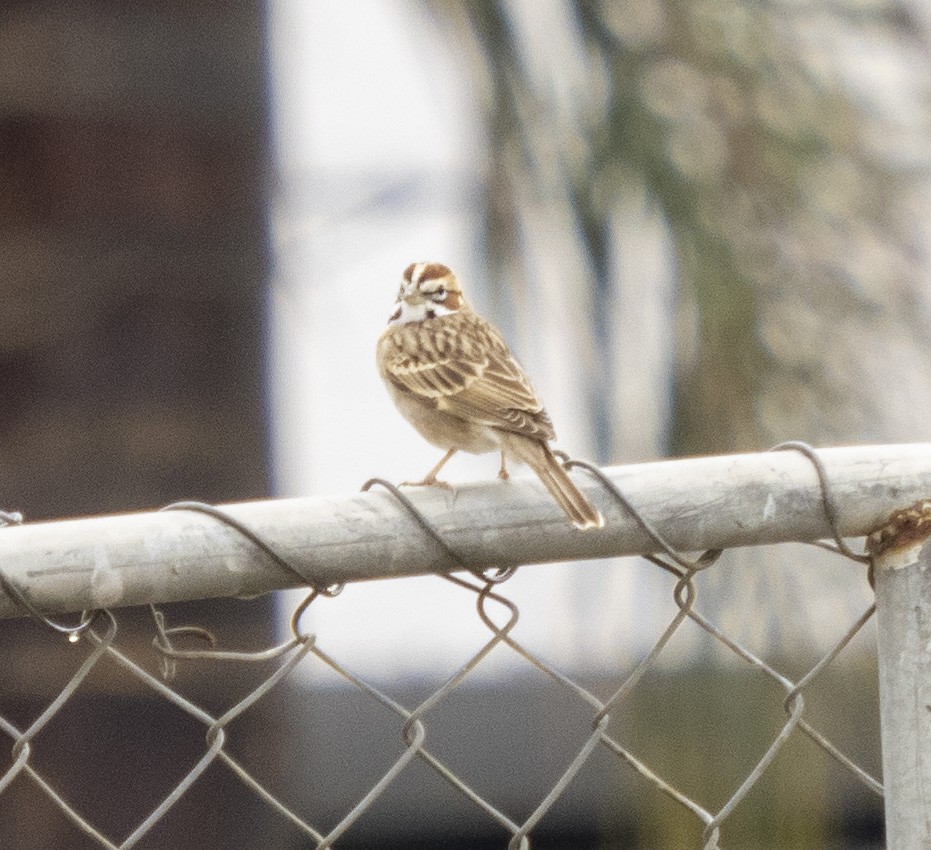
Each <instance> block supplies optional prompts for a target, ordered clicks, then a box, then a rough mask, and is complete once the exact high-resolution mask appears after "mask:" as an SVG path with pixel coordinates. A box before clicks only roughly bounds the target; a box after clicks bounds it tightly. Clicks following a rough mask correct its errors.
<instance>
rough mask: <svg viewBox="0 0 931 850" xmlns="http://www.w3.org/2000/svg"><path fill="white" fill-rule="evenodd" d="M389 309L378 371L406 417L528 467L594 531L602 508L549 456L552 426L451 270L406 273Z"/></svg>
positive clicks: (419, 267)
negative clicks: (599, 508) (395, 307)
mask: <svg viewBox="0 0 931 850" xmlns="http://www.w3.org/2000/svg"><path fill="white" fill-rule="evenodd" d="M397 304H398V306H397V310H396V311H395V313H394V314H393V315H392V317H391V319H390V321H389V325H388V327H387V328H386V329H385V331H384V333H383V334H382V335H381V338H380V339H379V340H378V349H377V358H378V368H379V372H380V373H381V376H382V378H383V379H384V381H385V384H386V385H387V387H388V391H389V393H390V394H391V397H392V399H393V400H394V402H395V404H396V405H397V407H398V409H399V410H400V411H401V413H402V414H403V415H404V417H405V418H406V419H407V420H408V421H409V422H410V423H411V424H412V425H413V426H414V427H415V428H416V429H417V430H418V431H419V432H420V433H421V434H422V435H423V437H424V438H425V439H427V440H428V441H429V442H431V443H433V444H434V445H435V446H439V447H440V448H442V449H445V450H446V455H445V456H444V457H443V458H442V460H441V461H440V462H439V463H438V464H437V465H436V466H435V467H434V468H433V469H432V470H431V471H430V472H429V473H428V474H427V476H426V478H424V480H423V481H422V482H418V483H421V484H435V483H437V480H436V474H437V473H438V472H439V470H440V469H441V468H442V466H443V464H445V463H446V461H447V460H449V458H450V457H452V455H453V454H454V453H455V452H456V451H460V450H461V451H467V452H473V453H476V454H481V453H483V452H490V451H495V450H498V451H500V452H501V472H500V473H499V474H500V475H501V477H502V478H506V477H507V471H506V468H505V458H506V457H509V458H513V459H515V460H519V461H522V462H523V463H526V464H527V465H528V466H530V468H531V469H533V470H534V472H536V474H537V475H538V476H539V478H540V480H541V481H542V482H543V484H544V485H545V486H546V488H547V490H549V492H550V493H551V494H552V495H553V497H554V498H555V499H556V501H557V502H558V503H559V504H560V506H561V507H562V509H563V510H564V511H565V512H566V515H567V516H568V517H569V519H570V520H572V522H573V523H574V524H575V525H576V526H577V527H578V528H582V529H588V528H600V527H601V526H602V525H603V524H604V520H603V519H602V517H601V514H600V513H599V512H598V511H597V510H596V509H595V508H594V506H593V505H592V504H591V502H589V501H588V499H586V498H585V496H583V495H582V493H581V492H580V491H579V489H578V487H576V485H575V484H574V483H573V481H572V479H571V478H570V477H569V475H568V474H567V473H566V470H565V469H564V468H563V467H562V465H561V464H560V463H559V462H558V461H557V460H556V458H555V457H554V456H553V453H552V451H551V450H550V448H549V445H548V443H549V441H550V440H553V439H555V437H556V434H555V432H554V431H553V423H552V422H551V421H550V418H549V416H548V415H547V413H546V411H545V410H544V409H543V405H542V404H541V403H540V401H539V400H538V399H537V396H536V393H534V391H533V387H532V386H531V385H530V380H529V379H528V377H527V375H526V373H525V372H524V370H523V369H522V368H521V367H520V365H519V364H518V362H517V361H516V360H515V359H514V356H513V355H512V354H511V352H510V349H508V346H507V344H506V343H505V341H504V339H503V338H502V337H501V334H500V333H499V332H498V330H497V329H496V328H495V327H494V326H493V325H491V324H490V323H489V322H487V321H486V320H485V319H483V318H482V317H481V316H479V315H478V314H477V313H475V311H474V310H472V308H471V307H470V306H469V304H468V302H466V300H465V298H464V297H463V295H462V290H461V289H460V288H459V283H458V281H457V280H456V278H455V276H454V275H453V273H452V272H451V271H450V270H449V269H448V268H447V267H446V266H444V265H442V264H440V263H413V264H411V265H410V266H408V268H407V269H406V270H405V272H404V277H403V281H402V284H401V291H400V293H399V295H398V302H397Z"/></svg>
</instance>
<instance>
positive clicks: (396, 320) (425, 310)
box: [388, 300, 456, 325]
mask: <svg viewBox="0 0 931 850" xmlns="http://www.w3.org/2000/svg"><path fill="white" fill-rule="evenodd" d="M455 312H456V311H455V310H450V309H449V307H446V306H444V305H443V304H434V303H433V302H432V301H421V302H420V303H419V304H410V303H408V302H407V301H404V300H402V301H399V302H398V305H397V308H396V309H395V312H394V313H393V314H392V316H391V318H390V319H388V324H389V325H408V324H410V323H411V322H422V321H423V320H424V319H435V318H436V317H438V316H451V315H452V314H453V313H455Z"/></svg>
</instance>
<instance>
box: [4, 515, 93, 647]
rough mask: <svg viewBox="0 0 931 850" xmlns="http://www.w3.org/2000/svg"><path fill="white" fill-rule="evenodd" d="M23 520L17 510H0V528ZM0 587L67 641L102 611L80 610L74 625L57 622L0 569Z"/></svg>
mask: <svg viewBox="0 0 931 850" xmlns="http://www.w3.org/2000/svg"><path fill="white" fill-rule="evenodd" d="M23 522H25V519H24V517H23V515H22V514H21V513H20V512H19V511H0V528H5V527H7V526H11V525H22V524H23ZM0 588H2V589H3V592H4V593H5V594H6V595H7V596H8V597H10V599H12V600H13V601H14V602H15V603H16V604H17V605H19V607H20V608H24V609H25V610H26V611H27V612H28V613H29V616H30V617H31V618H32V619H33V620H35V621H36V622H37V623H39V624H40V625H42V626H44V627H45V628H47V629H48V630H49V631H51V632H54V633H55V634H58V635H65V636H66V637H67V638H68V640H69V642H71V643H75V642H77V641H78V640H79V639H80V637H81V635H82V634H84V632H86V631H87V630H88V629H89V628H90V627H91V625H92V624H93V623H94V621H95V620H96V619H97V617H98V615H100V614H102V613H103V612H102V611H82V612H81V617H80V619H79V621H78V623H77V624H76V625H73V626H69V625H67V624H65V623H59V622H56V621H55V620H53V619H52V618H51V617H49V616H48V614H45V613H43V612H42V611H41V610H39V608H38V607H37V606H36V605H35V604H34V603H33V602H32V600H31V599H30V598H29V597H28V596H27V595H26V592H25V591H24V590H22V588H20V587H19V586H18V585H17V584H16V582H14V581H13V580H12V579H11V578H10V577H9V576H8V575H6V574H5V573H4V572H3V570H2V569H0Z"/></svg>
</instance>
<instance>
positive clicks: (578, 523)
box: [502, 434, 605, 531]
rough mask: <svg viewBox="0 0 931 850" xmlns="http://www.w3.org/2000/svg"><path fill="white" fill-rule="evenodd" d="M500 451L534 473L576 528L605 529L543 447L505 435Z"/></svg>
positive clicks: (530, 441)
mask: <svg viewBox="0 0 931 850" xmlns="http://www.w3.org/2000/svg"><path fill="white" fill-rule="evenodd" d="M502 447H503V449H504V452H505V454H506V455H510V456H511V457H513V458H515V459H517V460H520V461H523V462H524V463H526V464H527V465H528V466H529V467H530V468H531V469H532V470H533V471H534V472H536V474H537V475H538V476H539V478H540V480H541V481H542V482H543V485H544V486H545V487H546V489H547V490H549V491H550V494H551V495H552V496H553V498H554V499H555V500H556V501H557V502H559V506H560V507H561V508H562V509H563V510H564V511H565V512H566V516H567V517H569V519H570V520H571V521H572V524H573V525H574V526H575V527H576V528H580V529H582V530H583V531H585V530H587V529H590V528H602V527H603V526H604V524H605V521H604V517H602V515H601V514H600V513H599V511H598V509H597V508H596V507H595V506H594V505H593V504H592V503H591V502H590V501H588V499H586V498H585V496H583V495H582V493H581V491H580V490H579V488H578V487H576V486H575V484H574V483H573V481H572V479H571V478H570V477H569V473H567V472H566V470H565V469H564V468H563V466H562V464H560V462H559V461H558V460H556V458H555V457H554V456H553V453H552V452H551V451H550V448H549V446H547V445H546V443H542V442H539V441H537V440H534V439H531V438H530V437H522V436H520V435H518V434H508V435H507V438H506V439H505V440H504V441H503V446H502Z"/></svg>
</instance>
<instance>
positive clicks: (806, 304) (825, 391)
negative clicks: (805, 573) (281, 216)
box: [428, 0, 931, 459]
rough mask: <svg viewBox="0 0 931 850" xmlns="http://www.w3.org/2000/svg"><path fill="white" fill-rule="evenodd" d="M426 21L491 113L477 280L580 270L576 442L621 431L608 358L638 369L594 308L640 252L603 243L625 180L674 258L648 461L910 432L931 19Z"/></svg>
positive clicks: (776, 10) (920, 379) (920, 400)
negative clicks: (587, 381)
mask: <svg viewBox="0 0 931 850" xmlns="http://www.w3.org/2000/svg"><path fill="white" fill-rule="evenodd" d="M428 6H429V8H430V9H431V10H432V11H433V12H434V14H435V17H436V19H437V20H438V21H439V22H440V23H441V25H442V26H444V27H447V28H451V30H452V33H453V35H454V37H455V43H456V44H457V45H458V47H459V48H461V49H462V55H463V57H464V61H466V62H467V63H468V65H469V68H470V70H471V72H472V76H473V79H474V85H475V95H476V101H477V102H478V103H480V104H481V108H482V110H483V111H484V113H485V114H486V117H487V127H488V145H489V152H490V163H489V166H488V169H489V171H488V175H489V180H488V207H487V233H486V247H487V253H488V260H489V265H490V270H491V277H493V278H494V279H500V280H505V281H507V282H508V283H509V285H510V288H512V289H517V290H518V291H520V290H521V289H527V288H530V289H531V290H534V289H535V288H537V291H538V292H539V288H540V287H544V288H545V287H552V286H553V282H552V281H551V280H550V281H543V282H539V281H537V280H536V279H535V278H536V277H539V274H538V272H537V267H538V266H535V264H534V262H533V261H532V260H528V257H527V254H528V244H529V243H532V242H533V240H534V239H535V238H537V239H541V240H545V241H546V243H547V244H548V248H549V250H550V256H553V255H556V256H565V257H569V258H575V257H581V258H582V260H581V261H577V260H575V259H570V261H569V262H570V266H571V269H572V277H571V280H572V284H573V287H574V289H575V290H576V291H577V293H578V296H577V297H578V298H579V299H580V304H581V311H582V315H585V316H587V317H588V321H589V324H590V327H589V328H580V327H576V328H575V329H574V332H575V333H576V334H577V335H579V338H580V339H582V340H583V341H584V340H585V339H588V338H589V336H590V338H591V339H592V340H594V343H593V345H594V347H595V349H596V351H597V355H596V357H595V366H594V367H593V368H594V369H596V370H597V369H598V368H599V366H600V367H601V368H602V370H603V374H602V375H601V377H600V382H599V381H598V379H597V377H595V378H593V381H594V385H593V386H594V390H593V391H592V392H591V393H590V395H592V396H593V397H594V398H596V399H597V400H600V401H601V402H603V409H602V410H601V413H600V417H599V410H598V405H597V404H596V405H595V406H594V411H593V414H592V415H593V417H594V418H593V419H592V421H591V422H590V423H589V424H590V427H592V428H594V429H596V430H597V429H611V428H616V427H619V425H618V421H617V420H618V419H619V418H620V417H621V416H622V415H623V412H624V406H623V405H621V404H617V403H612V402H611V400H610V398H609V396H610V395H611V394H616V393H617V392H618V388H617V386H616V383H617V382H616V381H615V380H614V378H613V376H612V374H611V373H610V370H607V371H606V372H605V364H607V363H610V362H611V361H612V360H613V359H614V357H615V354H616V352H618V351H621V352H623V355H622V356H624V357H628V358H633V359H634V360H635V359H636V358H637V357H638V356H641V355H642V353H643V352H642V351H641V350H640V349H638V345H640V344H641V342H640V339H639V337H638V335H636V334H630V333H627V336H626V338H625V337H624V336H623V335H619V334H618V331H617V329H614V330H612V329H611V327H610V318H608V319H606V318H605V316H604V311H603V309H602V305H604V304H607V303H610V300H611V299H612V298H614V297H616V295H617V290H618V288H619V287H622V286H628V287H630V286H636V285H638V282H637V281H636V280H630V279H624V280H622V279H621V277H620V276H619V274H618V272H617V267H618V252H625V251H626V252H628V253H631V252H634V253H635V256H633V257H632V258H631V259H628V263H630V262H633V264H634V265H635V266H636V264H637V263H638V262H640V261H641V260H642V261H643V262H644V264H645V263H646V261H647V259H648V257H647V255H646V252H645V251H644V254H643V255H642V256H641V255H640V254H639V253H638V251H639V249H638V246H637V242H636V240H634V241H633V244H632V243H631V240H630V239H628V240H627V241H626V242H623V241H620V240H619V239H618V227H617V221H618V212H619V210H620V211H623V204H624V201H625V198H626V197H627V196H629V195H630V193H631V187H632V186H634V187H637V186H642V187H643V188H644V191H645V194H646V196H647V197H648V198H649V199H650V201H651V202H652V203H655V204H656V205H658V207H659V209H660V210H661V213H662V217H663V219H664V221H665V224H666V226H667V228H668V234H669V240H670V241H671V251H672V253H673V255H674V257H675V266H676V268H675V275H674V280H673V281H672V283H671V287H672V297H671V298H669V299H668V300H669V301H670V302H671V305H672V306H671V308H670V309H669V311H668V313H667V314H666V322H667V327H666V329H665V330H666V333H667V334H668V335H669V338H670V347H671V349H672V352H673V353H672V356H671V365H670V371H671V374H670V375H669V385H670V392H671V394H672V404H671V410H672V422H671V423H670V424H669V425H668V430H667V432H666V433H667V445H665V446H657V447H656V448H657V451H658V452H659V453H665V452H672V453H692V452H698V451H726V450H736V449H754V448H765V447H766V446H768V445H771V444H773V443H775V442H778V441H780V440H783V439H788V438H799V439H806V440H809V441H811V442H814V443H822V444H824V443H837V442H842V441H851V440H858V441H883V440H918V439H927V438H928V436H929V424H928V421H927V417H926V416H925V412H926V411H927V410H928V409H931V298H929V289H928V286H927V284H928V274H929V268H931V263H929V257H928V251H929V239H928V236H929V234H931V227H929V222H931V205H929V200H928V198H929V194H928V191H927V190H928V189H929V187H931V181H929V178H928V173H929V171H928V165H929V146H928V144H927V141H928V135H929V127H931V121H929V116H931V110H929V102H931V82H929V81H931V77H929V75H928V74H927V68H928V59H929V42H931V39H929V34H931V33H929V28H931V27H929V20H931V19H929V17H928V16H927V14H926V13H925V12H922V11H921V8H922V7H921V6H920V4H918V3H917V2H915V3H911V2H908V0H847V2H789V0H783V1H782V2H779V1H778V0H769V1H768V2H767V0H760V2H746V0H745V1H744V2H740V0H603V2H594V0H567V2H565V3H534V2H513V1H512V2H506V0H493V2H489V0H474V2H469V0H467V2H461V0H432V2H429V3H428ZM553 209H562V210H565V211H566V213H567V215H566V217H565V218H563V219H560V218H559V216H558V214H557V216H556V219H555V220H557V221H562V222H566V224H565V225H558V224H557V225H556V226H555V227H554V226H553V220H554V218H553V215H552V214H551V211H552V210H553ZM541 211H542V212H541ZM547 211H550V212H547ZM645 250H646V249H645ZM628 277H629V276H628ZM564 279H565V278H564V277H562V278H561V279H560V281H561V282H560V283H558V284H557V285H558V286H564V285H565V284H564V283H563V282H562V280H564ZM644 285H651V284H644ZM531 297H533V296H531ZM540 297H544V298H545V297H548V296H545V295H541V296H540ZM656 297H657V298H665V297H666V296H665V295H664V293H662V292H657V293H656ZM518 301H520V299H519V298H518ZM575 315H576V314H573V317H572V318H574V317H575ZM531 321H532V320H531ZM633 327H634V328H636V323H633ZM581 344H582V343H580V345H581ZM654 380H655V379H654ZM905 387H907V390H905V389H904V388H905ZM906 392H907V396H906V395H905V393H906ZM606 397H608V398H607V401H605V398H606ZM651 403H652V402H651V399H650V397H649V396H645V397H644V398H643V399H642V402H641V404H642V406H644V407H648V406H649V405H650V404H651ZM599 445H600V446H601V447H602V454H608V455H612V457H610V458H603V459H615V458H614V457H613V454H614V453H615V452H617V451H621V452H623V448H624V443H623V440H622V441H620V443H619V442H618V440H617V439H614V438H612V437H611V436H610V435H609V436H608V437H607V438H604V437H602V438H601V439H600V441H599Z"/></svg>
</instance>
